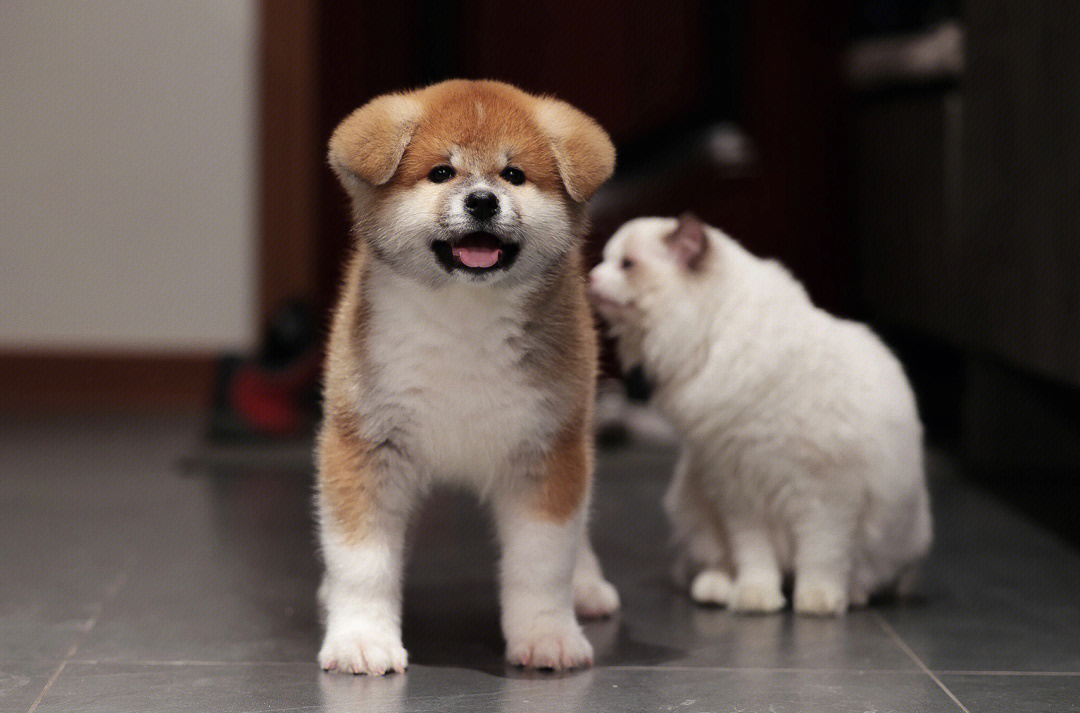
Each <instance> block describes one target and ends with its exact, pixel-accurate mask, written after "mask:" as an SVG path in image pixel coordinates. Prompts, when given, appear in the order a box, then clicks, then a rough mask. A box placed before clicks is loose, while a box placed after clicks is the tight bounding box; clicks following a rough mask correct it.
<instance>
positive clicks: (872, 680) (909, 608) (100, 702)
mask: <svg viewBox="0 0 1080 713" xmlns="http://www.w3.org/2000/svg"><path fill="white" fill-rule="evenodd" d="M200 430H201V424H200V423H199V422H198V421H197V420H193V419H185V418H180V417H136V418H116V419H111V418H106V419H84V418H83V419H80V418H78V417H71V418H64V419H37V420H25V421H21V422H19V423H17V424H15V427H14V428H7V424H5V428H4V429H0V474H2V475H3V477H0V542H3V543H4V544H5V546H6V545H7V544H8V543H13V544H14V545H15V546H14V547H10V548H6V549H5V552H4V556H3V557H0V711H2V713H8V711H14V712H16V713H25V712H26V710H27V709H28V708H29V706H30V704H31V703H32V702H33V700H34V699H35V698H36V697H37V696H38V694H39V693H41V691H42V689H43V687H44V686H45V684H46V682H47V681H48V680H49V678H50V677H51V676H52V675H53V673H54V672H55V671H56V670H57V667H58V666H59V665H60V663H61V662H62V661H63V660H64V658H65V657H66V656H67V655H68V654H69V653H71V654H72V659H71V660H70V661H69V662H68V663H67V664H65V666H64V669H63V672H62V673H61V675H59V676H58V677H57V678H56V680H55V682H54V683H53V684H52V685H51V686H50V687H49V689H48V691H47V692H46V694H45V695H44V696H43V698H42V701H41V705H40V707H39V708H38V709H37V710H38V711H49V710H53V711H65V710H73V711H74V710H78V711H155V710H168V711H207V710H210V711H214V712H215V713H217V712H219V711H220V712H222V713H229V712H230V711H255V710H263V711H266V710H312V711H320V710H330V711H350V713H352V712H354V711H358V710H363V711H368V710H372V711H465V710H468V711H475V710H497V711H508V712H509V711H533V710H535V711H556V712H558V711H575V713H576V712H577V711H585V710H588V711H609V710H610V711H637V710H641V711H680V712H681V711H687V713H693V712H695V711H696V712H698V713H702V712H705V711H736V710H738V711H743V712H744V713H750V712H752V711H762V712H763V713H765V712H770V713H782V712H784V711H796V710H798V711H816V710H828V711H848V710H851V711H857V712H858V713H862V712H863V711H872V710H873V711H887V710H893V711H939V710H940V711H947V710H958V708H957V707H956V706H955V704H953V703H952V702H951V700H950V699H949V697H948V696H947V695H946V694H945V693H944V692H943V691H942V690H941V689H940V688H939V687H938V686H937V685H936V684H935V683H934V681H933V679H932V678H931V677H930V676H929V675H926V674H925V673H924V672H923V671H922V669H921V668H920V663H925V665H927V666H929V667H930V668H931V669H934V670H937V671H942V672H943V673H942V674H941V679H942V680H943V681H944V682H945V683H946V685H948V686H949V687H950V689H954V692H955V693H956V695H957V697H958V698H959V699H960V700H961V702H964V703H965V705H967V706H968V708H969V709H970V710H971V711H972V713H976V712H977V711H980V710H985V711H998V710H1015V711H1021V712H1022V711H1027V710H1032V711H1034V710H1053V711H1055V712H1056V711H1058V710H1063V711H1068V710H1075V707H1074V708H1069V707H1067V706H1068V704H1069V701H1070V700H1073V701H1075V700H1076V697H1075V696H1074V697H1073V698H1072V699H1070V698H1069V696H1070V695H1072V694H1073V692H1074V691H1075V690H1076V688H1075V686H1076V684H1077V683H1078V682H1080V677H1065V676H1056V677H1050V676H1027V677H1022V676H975V675H971V674H970V673H958V672H971V671H984V672H985V671H1005V670H1008V671H1028V672H1033V671H1043V672H1055V671H1056V672H1080V607H1078V606H1077V604H1076V596H1075V593H1076V592H1077V591H1080V556H1078V555H1077V553H1076V552H1075V551H1074V550H1072V549H1070V548H1069V547H1068V546H1067V545H1065V544H1064V543H1062V542H1061V541H1059V540H1057V539H1055V538H1054V537H1052V536H1050V535H1048V534H1047V533H1046V532H1044V531H1043V530H1041V529H1040V528H1038V527H1037V526H1035V525H1033V524H1031V523H1030V522H1028V521H1026V520H1024V519H1023V518H1021V517H1019V516H1017V515H1016V514H1015V513H1013V512H1012V511H1010V510H1009V509H1007V508H1005V507H1003V506H1002V505H1000V504H999V503H998V502H997V501H995V500H993V499H992V498H990V497H988V496H986V495H985V494H983V493H981V492H980V491H978V490H977V489H974V488H972V487H971V486H969V485H966V484H965V483H963V481H961V480H959V479H958V478H956V477H955V476H954V475H953V473H952V467H951V465H950V464H949V463H948V461H947V460H942V459H934V460H933V461H932V463H933V471H934V472H933V484H934V508H935V513H936V518H937V522H936V524H937V542H938V544H937V547H936V550H935V552H934V554H933V556H932V558H931V561H930V563H929V564H928V566H927V567H926V571H925V584H924V587H923V595H922V596H921V597H920V598H919V599H917V600H914V601H909V602H904V603H899V604H892V605H882V606H877V607H874V608H873V609H871V610H868V611H855V612H852V613H850V614H849V615H848V616H847V617H845V618H842V619H838V620H818V619H808V618H802V617H796V616H794V615H792V614H791V613H790V612H786V613H783V614H780V615H776V616H767V617H740V616H735V615H732V614H730V613H729V612H726V611H723V610H717V609H709V608H702V607H698V606H696V605H694V604H692V603H691V602H690V601H689V600H688V598H687V596H686V595H685V593H684V592H682V591H679V590H678V589H676V588H675V587H674V586H673V585H672V583H671V581H670V577H669V574H668V573H669V570H670V565H671V557H672V555H671V551H670V549H669V547H668V544H667V523H666V522H665V519H664V516H663V514H662V511H661V508H660V499H661V497H662V495H663V492H664V490H665V488H666V486H667V482H668V478H669V475H670V470H671V467H672V465H673V460H674V454H673V453H672V452H671V451H670V450H667V449H661V448H648V447H626V448H618V449H609V450H603V451H601V452H600V454H599V459H598V474H597V483H596V497H595V503H594V508H593V517H592V533H593V540H594V543H595V545H596V549H597V550H598V552H599V554H600V556H601V560H602V562H603V566H604V568H605V571H606V573H607V575H608V576H609V577H610V578H611V580H612V581H613V582H614V583H615V584H616V585H617V586H618V587H619V589H620V593H621V595H622V600H623V603H624V610H623V611H622V612H620V613H619V614H618V615H617V616H615V617H613V618H612V619H609V620H605V621H598V622H590V623H587V624H585V627H584V628H585V631H586V634H587V635H588V636H589V638H590V640H591V641H592V643H593V646H594V648H595V649H596V653H597V664H598V666H597V668H596V669H594V670H592V671H587V672H583V673H578V674H573V675H563V676H555V675H550V674H547V675H545V674H529V673H525V672H521V671H517V670H516V669H508V668H507V667H506V665H505V664H504V663H503V659H502V653H503V651H502V650H503V641H502V637H501V633H500V631H499V614H498V600H497V596H496V588H495V581H494V579H495V578H494V574H495V571H496V568H497V557H498V552H497V548H496V547H495V544H494V538H493V536H492V528H491V524H490V518H489V517H488V514H487V513H486V512H485V510H484V508H483V507H482V506H481V505H479V504H478V503H477V502H476V499H475V498H473V497H472V496H470V495H463V494H460V493H456V492H444V491H440V492H439V493H437V494H436V495H434V496H433V497H432V498H431V499H430V500H429V501H428V502H427V503H426V504H425V505H424V507H423V508H422V510H421V512H420V513H419V514H418V517H417V518H416V519H415V522H414V524H413V527H412V528H411V530H410V538H409V539H410V543H411V557H410V560H409V565H408V571H407V577H406V586H405V599H406V600H405V609H404V638H405V644H406V646H407V647H408V648H409V651H410V657H411V661H412V664H413V666H412V668H411V669H410V671H409V673H408V674H406V675H405V676H396V677H391V678H389V679H386V680H372V679H367V678H363V677H357V678H354V677H346V676H328V675H323V674H322V673H321V672H319V671H318V670H317V668H316V667H315V666H314V664H313V660H314V656H315V652H316V650H317V648H318V645H319V640H320V637H321V629H320V625H319V623H318V618H317V616H316V611H315V605H314V592H315V588H316V586H317V584H318V580H319V576H320V565H319V561H318V556H317V550H316V547H315V542H314V537H313V530H312V519H311V473H310V470H309V469H308V468H307V467H306V465H305V463H306V462H305V459H304V458H303V457H302V452H303V450H304V449H303V448H300V449H299V450H297V449H293V451H295V452H292V451H290V452H292V455H291V456H290V457H288V458H281V459H279V458H277V456H275V455H272V454H268V453H262V455H261V456H260V457H251V458H250V459H248V458H246V457H245V456H244V450H243V449H239V450H237V451H236V452H230V454H229V455H228V457H227V458H202V459H201V460H200V465H199V467H198V468H196V469H194V470H190V469H189V470H184V469H181V468H178V467H177V463H178V462H179V461H180V460H181V459H182V458H183V456H184V455H185V454H189V453H192V452H197V451H198V450H199V448H198V441H199V434H200ZM259 452H261V451H259ZM252 453H257V452H255V451H253V452H252ZM297 453H299V454H301V455H299V456H298V455H297ZM882 622H884V626H883V625H882ZM73 644H77V647H75V648H74V650H73ZM909 652H910V653H909ZM1010 706H1011V707H1010ZM35 713H36V712H35Z"/></svg>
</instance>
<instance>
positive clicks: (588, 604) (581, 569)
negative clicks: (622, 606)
mask: <svg viewBox="0 0 1080 713" xmlns="http://www.w3.org/2000/svg"><path fill="white" fill-rule="evenodd" d="M573 586H574V612H575V613H576V614H577V615H578V616H579V617H581V618H582V619H597V618H602V617H607V616H611V615H612V614H614V613H615V612H617V611H618V610H619V592H618V591H617V590H616V589H615V587H614V586H613V585H612V584H611V582H609V581H607V580H606V579H604V574H603V572H602V571H601V570H600V560H598V559H597V557H596V553H595V552H593V548H592V545H590V544H589V535H588V532H584V533H583V534H582V538H581V545H580V547H579V548H578V556H577V564H575V565H574V576H573Z"/></svg>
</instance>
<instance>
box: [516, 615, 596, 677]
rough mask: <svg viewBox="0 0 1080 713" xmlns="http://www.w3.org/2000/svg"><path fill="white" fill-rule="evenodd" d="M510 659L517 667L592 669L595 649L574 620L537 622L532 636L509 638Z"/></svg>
mask: <svg viewBox="0 0 1080 713" xmlns="http://www.w3.org/2000/svg"><path fill="white" fill-rule="evenodd" d="M506 660H507V661H509V662H510V663H511V664H513V665H515V666H524V667H526V668H546V669H551V670H553V671H563V670H566V669H571V668H578V667H581V666H592V664H593V648H592V644H590V643H589V640H588V639H586V638H585V635H584V634H583V633H581V627H579V626H578V624H577V622H576V621H574V620H573V619H572V618H571V619H569V620H568V621H564V622H559V623H556V622H547V621H544V622H537V624H536V625H535V626H534V627H532V633H530V634H528V635H525V636H512V637H508V640H507V644H506Z"/></svg>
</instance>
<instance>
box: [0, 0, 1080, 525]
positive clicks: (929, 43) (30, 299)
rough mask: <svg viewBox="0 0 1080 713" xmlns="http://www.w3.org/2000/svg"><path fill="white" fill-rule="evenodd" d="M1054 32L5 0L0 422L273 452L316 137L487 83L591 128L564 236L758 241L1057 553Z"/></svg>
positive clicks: (332, 228) (1068, 281) (939, 441)
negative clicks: (586, 219) (128, 430)
mask: <svg viewBox="0 0 1080 713" xmlns="http://www.w3.org/2000/svg"><path fill="white" fill-rule="evenodd" d="M1078 26H1080V5H1077V4H1075V3H1059V2H1025V3H1017V2H1010V1H1008V0H983V1H982V2H972V3H961V2H960V1H959V0H906V1H904V0H844V1H841V2H835V3H815V2H796V1H794V0H791V1H784V0H758V1H755V2H749V1H747V2H714V3H706V2H693V1H690V0H687V1H682V0H669V1H668V2H665V3H663V5H662V7H658V6H657V5H656V4H654V3H626V2H618V3H616V2H594V3H577V2H558V1H537V2H530V3H505V2H494V1H491V2H487V1H478V2H450V1H435V0H431V1H428V2H402V3H344V2H328V1H315V0H313V1H311V2H289V1H286V0H260V1H255V0H250V1H241V0H233V1H230V2H184V3H176V2H164V1H150V2H138V3H134V2H121V1H118V0H97V1H96V2H90V3H67V2H28V1H23V0H6V1H5V2H3V3H2V4H0V87H2V95H3V96H2V100H0V155H2V157H3V159H2V161H3V164H2V173H0V176H2V177H0V181H2V185H0V270H2V279H0V399H2V401H0V405H2V409H3V413H4V418H5V420H7V419H16V420H18V419H21V418H27V417H29V416H30V415H32V414H40V413H91V414H92V413H98V412H102V411H112V412H116V411H125V412H127V411H131V412H148V411H163V410H164V411H184V412H195V413H198V414H201V415H205V419H206V424H207V428H206V443H205V444H204V446H205V448H206V449H208V450H207V451H206V452H207V453H212V452H213V449H214V448H215V447H217V446H219V445H221V444H236V443H265V442H273V441H275V440H278V439H286V440H292V441H298V442H303V439H304V438H305V437H307V436H308V435H309V434H310V432H311V430H312V426H313V424H314V423H315V421H316V419H317V417H318V398H317V377H318V373H319V367H320V358H321V343H322V339H323V337H324V335H325V328H326V325H327V314H328V310H329V309H330V308H331V306H332V302H333V298H334V295H335V293H336V290H337V283H338V277H339V271H340V268H341V265H342V255H343V252H344V251H345V249H346V247H347V244H348V240H349V233H348V231H349V225H348V219H347V202H346V198H345V196H344V194H343V192H342V191H341V190H340V188H339V187H338V185H337V184H336V181H335V179H334V177H333V176H332V175H331V172H330V171H329V170H328V169H327V167H326V165H325V160H324V148H325V145H326V141H327V138H328V136H329V134H330V132H331V130H332V129H333V127H334V126H335V124H336V123H337V122H338V121H339V120H340V119H342V118H343V117H344V116H345V115H346V114H347V113H348V112H349V111H350V110H352V109H353V108H355V107H357V106H359V105H361V104H363V103H364V102H365V101H367V100H368V99H370V98H372V97H373V96H375V95H377V94H380V93H383V92H386V91H390V90H395V89H401V88H406V87H414V86H420V85H423V84H426V83H429V82H434V81H438V80H441V79H445V78H449V77H473V78H494V79H501V80H505V81H508V82H512V83H515V84H517V85H519V86H521V87H522V88H524V89H526V90H529V91H532V92H544V93H551V94H555V95H557V96H559V97H561V98H563V99H565V100H567V101H569V102H571V103H573V104H575V105H577V106H579V107H581V108H582V109H584V110H585V111H586V112H588V113H590V114H591V115H593V116H594V117H596V118H597V119H598V120H599V121H600V122H601V124H603V125H604V126H605V127H606V128H607V129H608V131H609V132H610V133H611V135H612V137H613V138H614V140H615V141H616V143H617V145H618V149H619V164H618V170H617V172H616V176H615V178H614V180H613V181H612V182H611V183H610V184H609V185H608V186H607V187H605V188H604V189H603V191H602V192H601V193H600V194H599V195H598V196H597V197H596V198H595V200H594V202H593V217H594V220H593V224H594V229H593V232H592V234H591V236H590V238H589V241H590V242H589V251H590V255H593V256H595V255H596V254H597V251H598V249H599V248H600V247H601V246H602V244H603V242H604V240H605V239H606V238H607V237H608V236H609V235H610V234H611V232H612V231H613V230H614V229H615V228H616V227H617V226H618V225H619V224H620V223H621V222H622V221H624V220H627V219H629V218H632V217H635V216H638V215H642V214H666V215H672V214H677V213H680V212H682V211H685V210H692V211H694V212H696V213H697V214H698V215H700V216H701V217H702V218H704V219H705V220H707V221H708V222H710V223H712V224H714V225H717V226H719V227H721V228H722V229H724V230H726V231H727V232H729V233H731V234H732V235H734V236H736V237H737V238H739V239H740V240H741V241H743V242H744V243H745V244H746V245H747V246H748V247H750V248H751V249H752V250H753V251H755V252H757V253H758V254H762V255H770V256H775V257H778V258H780V259H781V260H782V261H784V262H785V263H786V264H787V265H789V266H790V267H791V268H792V270H793V271H794V272H795V274H796V275H797V276H798V277H799V278H800V279H802V280H803V281H804V282H805V283H806V285H807V287H808V289H809V290H810V292H811V294H812V295H813V297H814V298H815V300H816V301H817V302H818V303H819V304H821V305H822V306H824V307H826V308H828V309H830V310H833V311H835V312H838V313H840V314H843V315H847V316H852V317H856V318H859V319H863V320H867V321H869V322H871V323H872V324H873V325H874V326H875V327H877V328H878V329H879V330H881V332H882V333H883V335H884V336H885V337H886V339H887V341H888V342H889V343H890V344H891V345H892V346H893V347H894V348H895V349H896V350H897V351H898V352H899V354H900V355H901V357H902V358H903V360H904V361H905V363H906V365H907V367H908V369H909V371H910V373H911V376H912V378H913V380H914V381H915V384H916V387H917V391H918V394H919V399H920V405H921V408H922V411H923V415H924V418H925V420H926V422H927V425H928V432H929V436H930V439H931V441H932V442H933V443H934V444H935V445H939V446H941V447H943V448H946V449H948V450H950V451H951V452H953V453H955V454H957V455H958V456H959V457H960V459H961V462H962V463H963V464H964V469H965V472H966V473H968V474H969V475H970V477H972V478H974V479H976V480H977V481H978V482H980V483H983V484H985V485H987V486H988V487H991V488H995V489H996V490H997V491H998V492H999V493H1000V494H1001V495H1003V496H1004V497H1007V498H1008V499H1010V500H1011V501H1013V502H1014V503H1016V504H1017V505H1019V506H1021V507H1024V508H1026V509H1027V510H1028V511H1029V512H1030V513H1031V514H1032V515H1034V516H1035V517H1037V518H1039V519H1041V520H1043V521H1044V522H1045V523H1047V524H1049V525H1050V526H1052V527H1055V528H1057V529H1058V530H1059V532H1062V533H1064V534H1066V535H1068V536H1070V537H1073V538H1075V537H1076V536H1077V530H1076V527H1077V526H1076V524H1075V522H1074V516H1073V512H1074V510H1075V506H1076V503H1077V502H1080V500H1078V497H1077V496H1078V495H1080V478H1078V477H1077V473H1078V466H1080V438H1078V435H1080V398H1078V393H1080V392H1078V388H1080V329H1078V327H1080V283H1078V281H1077V279H1076V275H1077V274H1078V272H1080V240H1078V239H1077V238H1078V231H1080V204H1078V203H1077V201H1076V196H1077V195H1078V191H1080V132H1078V131H1077V127H1078V125H1080V123H1078V122H1080V101H1078V97H1080V74H1077V72H1076V71H1075V69H1076V67H1077V66H1080V38H1078V37H1077V34H1076V28H1077V27H1078ZM606 369H607V371H608V374H609V375H612V376H613V375H615V371H614V368H613V365H612V364H611V362H610V360H609V362H608V364H607V366H606ZM9 423H10V421H9Z"/></svg>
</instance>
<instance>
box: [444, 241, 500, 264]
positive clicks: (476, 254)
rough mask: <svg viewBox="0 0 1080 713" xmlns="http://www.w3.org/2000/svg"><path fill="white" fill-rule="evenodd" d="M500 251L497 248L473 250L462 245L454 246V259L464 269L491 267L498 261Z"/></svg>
mask: <svg viewBox="0 0 1080 713" xmlns="http://www.w3.org/2000/svg"><path fill="white" fill-rule="evenodd" d="M501 256H502V250H500V249H499V248H473V247H465V246H463V245H455V246H454V257H456V258H457V259H458V260H460V261H461V264H462V265H465V266H466V267H491V266H492V265H494V264H495V263H497V262H498V261H499V258H500V257H501Z"/></svg>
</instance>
